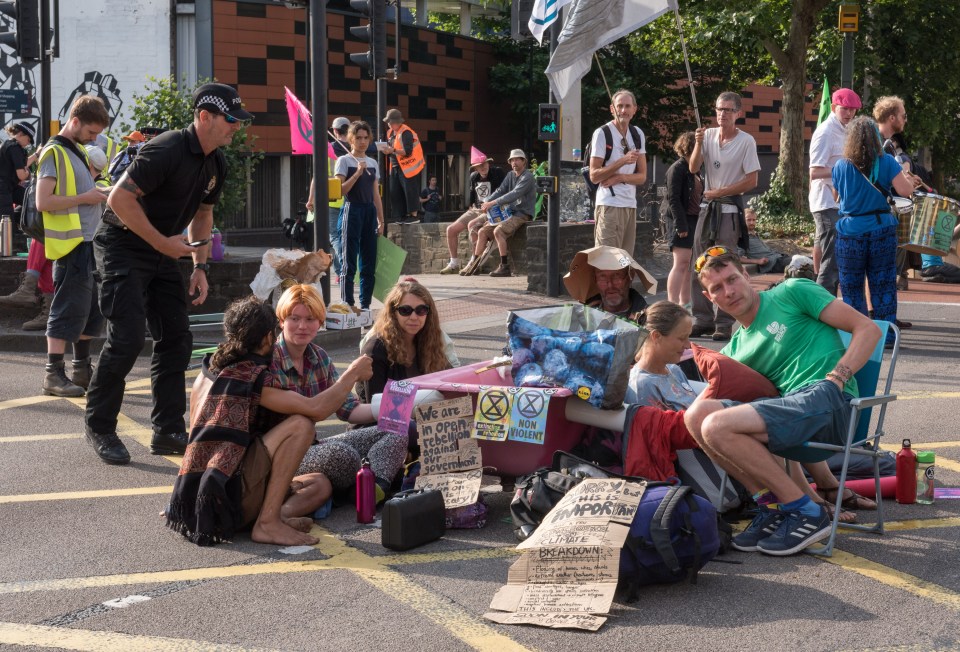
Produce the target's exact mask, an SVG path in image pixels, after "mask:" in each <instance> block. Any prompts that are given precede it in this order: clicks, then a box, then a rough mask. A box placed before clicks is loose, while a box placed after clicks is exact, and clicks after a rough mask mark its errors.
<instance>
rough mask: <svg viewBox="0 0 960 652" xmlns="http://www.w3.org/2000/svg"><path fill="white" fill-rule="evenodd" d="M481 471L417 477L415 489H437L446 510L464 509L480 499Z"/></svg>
mask: <svg viewBox="0 0 960 652" xmlns="http://www.w3.org/2000/svg"><path fill="white" fill-rule="evenodd" d="M482 478H483V469H474V470H473V471H462V472H460V473H437V474H435V475H423V474H421V475H419V476H417V482H416V487H417V489H437V490H438V491H439V492H440V493H442V494H443V505H444V507H445V508H446V509H454V508H455V507H466V506H467V505H472V504H473V503H475V502H477V499H478V498H479V497H480V481H481V479H482Z"/></svg>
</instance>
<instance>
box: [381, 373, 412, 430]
mask: <svg viewBox="0 0 960 652" xmlns="http://www.w3.org/2000/svg"><path fill="white" fill-rule="evenodd" d="M416 398H417V384H416V383H411V382H409V381H406V380H391V381H390V382H388V383H387V385H386V387H384V388H383V396H382V398H381V399H380V415H379V417H378V418H377V427H378V428H379V429H380V430H383V431H385V432H392V433H396V434H398V435H406V434H407V432H408V431H409V430H410V415H411V414H412V413H413V405H414V402H415V401H416Z"/></svg>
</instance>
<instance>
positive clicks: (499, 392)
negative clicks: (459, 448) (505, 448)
mask: <svg viewBox="0 0 960 652" xmlns="http://www.w3.org/2000/svg"><path fill="white" fill-rule="evenodd" d="M512 403H513V396H512V395H511V394H510V393H509V392H507V391H506V389H505V388H503V387H488V388H484V389H483V390H481V391H480V394H479V395H478V396H477V411H476V412H475V413H474V415H473V417H474V422H473V431H472V432H471V433H470V436H471V437H472V438H474V439H489V440H492V441H503V440H505V439H506V438H507V431H508V430H509V429H510V407H511V405H512Z"/></svg>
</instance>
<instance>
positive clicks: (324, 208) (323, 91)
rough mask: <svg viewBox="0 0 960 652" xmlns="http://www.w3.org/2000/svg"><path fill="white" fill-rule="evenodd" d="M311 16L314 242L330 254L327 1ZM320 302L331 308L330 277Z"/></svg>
mask: <svg viewBox="0 0 960 652" xmlns="http://www.w3.org/2000/svg"><path fill="white" fill-rule="evenodd" d="M307 11H309V12H310V63H311V69H312V70H311V72H312V75H311V84H312V87H313V92H312V93H311V95H312V96H313V187H314V194H315V197H314V199H313V203H314V212H313V241H314V243H316V246H317V247H318V248H321V247H322V248H323V249H325V250H327V251H329V250H330V219H329V218H328V213H329V210H328V209H329V206H330V203H329V202H330V199H329V196H330V194H329V192H328V188H327V178H328V177H329V175H328V173H327V159H328V157H327V122H328V120H327V84H326V80H325V77H326V75H327V0H314V1H313V2H312V3H310V5H309V7H308V9H307ZM320 289H321V291H322V293H323V301H324V303H326V304H327V305H330V274H329V273H328V274H325V275H324V276H323V277H322V278H321V279H320Z"/></svg>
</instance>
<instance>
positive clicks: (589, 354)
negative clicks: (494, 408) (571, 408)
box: [507, 304, 640, 409]
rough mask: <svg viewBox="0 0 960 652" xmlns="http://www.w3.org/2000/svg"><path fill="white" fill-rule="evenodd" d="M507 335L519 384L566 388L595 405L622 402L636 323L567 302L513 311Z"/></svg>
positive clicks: (608, 406) (637, 334) (619, 404)
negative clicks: (559, 304)
mask: <svg viewBox="0 0 960 652" xmlns="http://www.w3.org/2000/svg"><path fill="white" fill-rule="evenodd" d="M507 335H508V338H509V346H510V351H511V353H512V356H513V366H512V371H513V383H514V385H516V386H517V387H565V388H567V389H569V390H570V391H571V392H573V393H574V394H575V395H576V396H578V397H580V398H581V399H583V400H585V401H587V402H588V403H590V405H593V406H594V407H598V408H603V409H619V408H620V407H622V406H623V398H624V395H625V394H626V390H627V380H628V378H629V375H630V367H631V366H632V365H633V358H634V354H635V353H636V349H637V343H638V341H639V338H640V329H639V327H638V326H637V325H636V324H633V323H632V322H628V321H625V320H622V319H618V318H617V317H615V316H614V315H610V314H609V313H605V312H603V311H600V310H594V309H593V308H588V307H586V306H583V305H580V304H568V305H564V306H552V307H548V308H533V309H530V310H517V311H513V312H511V313H510V316H509V317H508V318H507Z"/></svg>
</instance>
